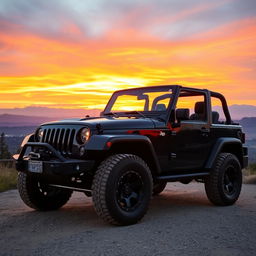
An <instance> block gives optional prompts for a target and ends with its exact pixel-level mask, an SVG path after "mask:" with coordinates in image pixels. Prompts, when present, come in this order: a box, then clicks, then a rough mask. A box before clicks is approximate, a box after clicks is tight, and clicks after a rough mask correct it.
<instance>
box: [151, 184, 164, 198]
mask: <svg viewBox="0 0 256 256" xmlns="http://www.w3.org/2000/svg"><path fill="white" fill-rule="evenodd" d="M166 185H167V182H166V181H157V182H154V185H153V196H157V195H159V194H160V193H162V192H163V191H164V189H165V187H166Z"/></svg>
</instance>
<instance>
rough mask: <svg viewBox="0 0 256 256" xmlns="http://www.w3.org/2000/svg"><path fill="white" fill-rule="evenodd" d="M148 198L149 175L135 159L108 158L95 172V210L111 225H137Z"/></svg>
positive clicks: (149, 194) (128, 157)
mask: <svg viewBox="0 0 256 256" xmlns="http://www.w3.org/2000/svg"><path fill="white" fill-rule="evenodd" d="M151 195H152V177H151V173H150V170H149V168H148V166H147V164H146V163H145V162H144V161H143V160H142V159H141V158H139V157H138V156H135V155H131V154H117V155H113V156H110V157H109V158H107V159H106V160H104V161H103V162H102V163H101V164H100V166H99V167H98V170H97V171H96V173H95V176H94V180H93V185H92V199H93V202H94V208H95V210H96V212H97V214H98V215H99V216H100V217H101V218H102V219H103V220H105V221H107V222H109V223H111V224H114V225H130V224H134V223H137V222H138V221H139V220H140V219H142V217H143V216H144V215H145V214H146V212H147V209H148V206H149V202H150V199H151Z"/></svg>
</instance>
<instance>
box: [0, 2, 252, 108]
mask: <svg viewBox="0 0 256 256" xmlns="http://www.w3.org/2000/svg"><path fill="white" fill-rule="evenodd" d="M227 2H231V1H227ZM219 4H220V3H219ZM214 6H215V5H214ZM207 8H213V6H212V5H209V6H208V5H202V6H201V7H200V6H199V7H197V8H195V9H193V11H192V12H182V13H181V14H180V16H179V14H177V15H176V16H173V17H172V19H167V18H164V19H163V18H162V19H159V20H158V21H156V20H155V22H156V24H158V23H160V24H162V22H167V21H168V22H170V21H173V22H174V21H177V20H180V19H183V18H184V17H187V16H188V15H195V13H198V12H199V13H200V12H201V11H205V10H208V9H207ZM127 19H133V17H132V16H131V17H130V16H129V15H128V17H127ZM166 19H167V20H166ZM0 21H1V20H0ZM65 24H66V27H65V26H64V28H65V33H68V34H69V35H70V36H71V38H72V37H73V38H77V39H76V40H69V39H66V38H65V40H64V39H63V38H51V37H47V36H44V35H40V34H37V33H32V32H31V31H30V32H29V31H26V30H24V31H23V30H21V29H20V27H19V26H18V25H16V27H14V26H12V27H11V28H12V30H10V32H9V33H5V31H4V30H2V31H0V40H1V41H0V43H1V45H2V48H1V50H0V54H1V62H0V64H1V69H0V78H1V79H0V90H1V94H0V108H16V107H26V106H53V107H60V108H84V107H87V108H90V109H94V108H99V109H102V108H103V107H104V106H105V104H106V103H107V101H108V99H109V97H110V95H111V94H112V93H113V92H114V91H116V90H120V89H126V88H132V87H141V86H147V85H164V84H169V85H170V84H181V85H184V86H192V87H198V88H207V89H210V90H215V91H219V92H222V93H223V94H225V96H226V97H227V98H228V103H229V104H252V105H255V104H256V102H255V98H256V95H255V90H254V88H255V65H256V63H255V60H256V36H255V35H256V33H255V31H256V19H255V18H248V19H246V18H244V19H241V20H237V21H232V22H229V23H226V24H224V25H220V26H218V27H216V28H213V29H211V30H208V31H202V32H200V33H198V34H196V35H194V36H190V37H188V38H186V39H182V38H179V39H176V40H169V39H168V40H167V39H165V38H164V37H159V36H156V35H155V34H153V33H150V31H149V30H140V29H139V28H138V29H135V28H134V29H131V28H128V27H126V24H125V23H124V24H123V26H124V27H120V26H121V25H120V26H117V27H115V26H114V27H113V28H111V29H109V30H108V31H106V33H105V34H104V35H102V36H101V37H95V38H84V36H82V30H81V29H79V28H78V27H76V26H75V25H74V24H69V23H68V22H66V23H65ZM62 32H63V31H62ZM241 85H242V86H241ZM242 91H243V97H241V92H242Z"/></svg>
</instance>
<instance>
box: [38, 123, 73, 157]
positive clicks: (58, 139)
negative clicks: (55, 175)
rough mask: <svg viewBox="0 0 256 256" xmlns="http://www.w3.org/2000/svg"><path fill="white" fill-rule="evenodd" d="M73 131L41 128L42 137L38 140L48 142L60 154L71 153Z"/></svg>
mask: <svg viewBox="0 0 256 256" xmlns="http://www.w3.org/2000/svg"><path fill="white" fill-rule="evenodd" d="M75 133H76V130H75V129H69V128H53V129H49V128H46V129H43V137H42V139H41V141H40V142H45V143H49V144H50V145H52V146H53V147H54V148H55V149H56V150H58V151H60V152H61V153H62V154H72V146H73V141H74V138H75Z"/></svg>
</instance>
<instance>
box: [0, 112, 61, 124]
mask: <svg viewBox="0 0 256 256" xmlns="http://www.w3.org/2000/svg"><path fill="white" fill-rule="evenodd" d="M53 120H56V119H53V118H51V117H38V116H24V115H10V114H3V115H0V126H11V127H13V126H34V125H38V124H40V123H45V122H49V121H53Z"/></svg>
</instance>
